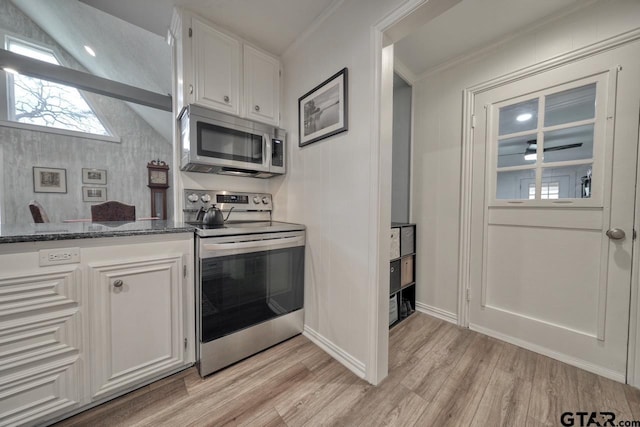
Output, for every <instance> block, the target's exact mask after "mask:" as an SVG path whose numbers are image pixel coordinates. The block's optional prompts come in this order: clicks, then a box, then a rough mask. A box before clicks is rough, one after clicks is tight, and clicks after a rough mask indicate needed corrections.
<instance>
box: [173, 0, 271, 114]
mask: <svg viewBox="0 0 640 427" xmlns="http://www.w3.org/2000/svg"><path fill="white" fill-rule="evenodd" d="M171 35H172V38H173V42H174V43H175V50H174V61H175V64H176V69H175V78H176V82H175V83H176V86H175V93H176V100H177V108H178V112H179V111H180V110H181V109H182V108H183V107H184V106H185V105H186V104H190V103H192V104H197V105H200V106H203V107H207V108H211V109H214V110H218V111H222V112H225V113H228V114H233V115H235V116H239V117H246V118H249V119H252V120H256V121H260V122H263V123H268V124H271V125H274V126H278V124H279V122H280V60H279V59H278V58H277V57H275V56H272V55H269V54H268V53H266V52H264V51H261V50H258V49H256V48H254V47H252V46H250V45H248V44H247V43H245V42H244V41H243V40H242V39H240V38H239V37H236V36H234V35H233V34H230V33H228V32H225V31H222V30H219V29H217V28H215V27H214V26H213V25H211V24H209V23H207V22H205V21H203V20H201V19H199V18H197V17H195V16H192V14H191V13H190V12H188V11H185V10H180V9H178V10H177V11H176V12H175V13H174V17H173V20H172V24H171Z"/></svg>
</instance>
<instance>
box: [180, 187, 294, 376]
mask: <svg viewBox="0 0 640 427" xmlns="http://www.w3.org/2000/svg"><path fill="white" fill-rule="evenodd" d="M213 204H215V205H216V207H217V208H218V209H220V210H222V211H223V213H224V215H225V217H227V215H228V214H229V212H230V214H229V218H228V219H229V221H226V222H225V224H224V225H223V226H209V225H206V224H203V223H202V222H198V221H197V220H196V218H197V214H198V212H199V211H200V209H201V208H205V209H206V208H208V207H210V206H211V205H213ZM272 211H273V201H272V197H271V195H270V194H258V193H240V192H231V191H204V190H185V192H184V217H185V222H187V223H189V224H192V225H194V226H195V227H196V263H197V265H196V316H197V318H196V325H197V327H196V330H197V334H198V347H197V357H198V370H199V372H200V375H201V376H205V375H208V374H210V373H212V372H215V371H217V370H219V369H222V368H224V367H226V366H228V365H230V364H232V363H235V362H237V361H239V360H242V359H244V358H246V357H248V356H251V355H252V354H255V353H257V352H259V351H262V350H264V349H266V348H268V347H271V346H272V345H274V344H277V343H279V342H281V341H284V340H286V339H288V338H291V337H292V336H294V335H297V334H299V333H301V332H302V328H303V323H304V309H303V301H304V250H305V227H304V226H303V225H300V224H290V223H285V222H276V221H271V215H272Z"/></svg>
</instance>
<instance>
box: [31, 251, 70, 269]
mask: <svg viewBox="0 0 640 427" xmlns="http://www.w3.org/2000/svg"><path fill="white" fill-rule="evenodd" d="M38 253H39V254H40V267H44V266H46V265H58V264H75V263H79V262H80V248H64V249H42V250H41V251H39V252H38Z"/></svg>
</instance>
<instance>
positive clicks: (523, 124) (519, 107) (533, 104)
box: [499, 98, 538, 135]
mask: <svg viewBox="0 0 640 427" xmlns="http://www.w3.org/2000/svg"><path fill="white" fill-rule="evenodd" d="M537 126H538V98H536V99H530V100H528V101H524V102H520V103H518V104H513V105H507V106H506V107H502V108H500V124H499V128H500V131H499V135H509V134H511V133H516V132H524V131H527V130H533V129H535V128H536V127H537Z"/></svg>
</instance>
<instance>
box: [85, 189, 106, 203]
mask: <svg viewBox="0 0 640 427" xmlns="http://www.w3.org/2000/svg"><path fill="white" fill-rule="evenodd" d="M82 201H83V202H106V201H107V188H106V187H82Z"/></svg>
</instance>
